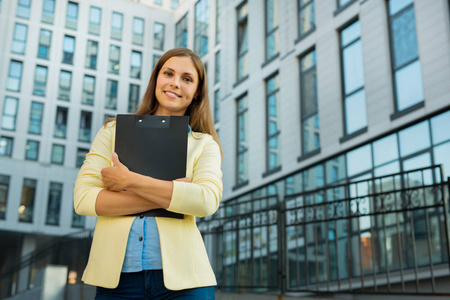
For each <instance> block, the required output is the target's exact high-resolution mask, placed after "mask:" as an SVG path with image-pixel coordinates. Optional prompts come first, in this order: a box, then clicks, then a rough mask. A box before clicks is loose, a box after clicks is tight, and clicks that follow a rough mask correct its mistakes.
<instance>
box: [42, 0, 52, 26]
mask: <svg viewBox="0 0 450 300" xmlns="http://www.w3.org/2000/svg"><path fill="white" fill-rule="evenodd" d="M54 16H55V0H44V6H43V8H42V19H41V21H42V22H43V23H48V24H53V18H54Z"/></svg>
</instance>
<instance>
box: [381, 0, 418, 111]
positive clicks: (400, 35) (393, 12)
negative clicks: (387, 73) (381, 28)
mask: <svg viewBox="0 0 450 300" xmlns="http://www.w3.org/2000/svg"><path fill="white" fill-rule="evenodd" d="M413 2H414V1H413V0H405V1H392V0H391V1H389V22H390V26H389V29H390V33H391V34H390V37H391V44H392V47H391V49H392V54H391V57H392V61H391V63H392V71H393V73H394V91H395V111H396V112H401V111H404V110H406V109H409V108H410V109H414V107H420V106H422V105H423V100H424V96H423V86H422V74H421V73H422V72H421V67H420V61H419V50H418V47H417V34H416V20H415V14H414V3H413Z"/></svg>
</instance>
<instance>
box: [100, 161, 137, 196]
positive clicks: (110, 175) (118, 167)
mask: <svg viewBox="0 0 450 300" xmlns="http://www.w3.org/2000/svg"><path fill="white" fill-rule="evenodd" d="M112 162H113V166H112V167H108V168H103V169H102V171H101V174H102V181H103V184H104V185H105V187H106V188H107V189H108V190H110V191H114V192H119V191H123V190H126V189H127V186H128V184H129V179H130V173H131V171H130V170H128V168H127V167H126V166H125V165H124V164H122V163H121V162H120V161H119V156H118V155H117V153H113V155H112Z"/></svg>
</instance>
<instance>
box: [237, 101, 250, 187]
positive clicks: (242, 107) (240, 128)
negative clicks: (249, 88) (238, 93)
mask: <svg viewBox="0 0 450 300" xmlns="http://www.w3.org/2000/svg"><path fill="white" fill-rule="evenodd" d="M247 126H248V104H247V95H244V96H242V97H240V98H239V99H237V118H236V128H237V135H236V137H237V139H236V146H237V148H236V153H237V155H236V187H239V186H242V185H246V184H247V183H248V134H247V130H248V128H247Z"/></svg>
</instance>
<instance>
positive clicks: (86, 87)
mask: <svg viewBox="0 0 450 300" xmlns="http://www.w3.org/2000/svg"><path fill="white" fill-rule="evenodd" d="M94 96H95V77H94V76H89V75H84V78H83V96H82V99H81V103H82V104H87V105H94Z"/></svg>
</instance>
